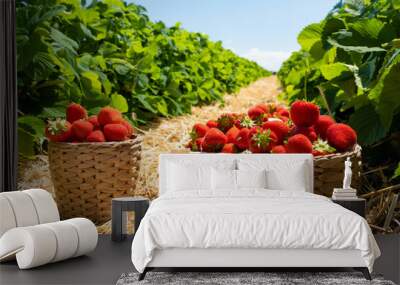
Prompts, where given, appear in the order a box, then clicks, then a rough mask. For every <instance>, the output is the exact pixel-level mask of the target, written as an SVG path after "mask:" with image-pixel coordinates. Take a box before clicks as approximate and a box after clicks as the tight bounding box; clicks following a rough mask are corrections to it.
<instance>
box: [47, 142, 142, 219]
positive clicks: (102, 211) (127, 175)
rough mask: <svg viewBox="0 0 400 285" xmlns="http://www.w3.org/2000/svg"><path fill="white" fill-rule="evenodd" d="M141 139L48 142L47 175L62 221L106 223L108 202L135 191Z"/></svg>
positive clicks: (109, 214) (108, 210)
mask: <svg viewBox="0 0 400 285" xmlns="http://www.w3.org/2000/svg"><path fill="white" fill-rule="evenodd" d="M141 140H142V139H141V137H137V138H135V139H131V140H127V141H122V142H106V143H50V144H49V163H50V172H51V177H52V180H53V183H54V191H55V196H56V201H57V205H58V209H59V210H60V214H61V216H62V218H64V219H67V218H73V217H86V218H89V219H91V220H92V221H93V222H95V223H97V224H98V223H103V222H105V221H107V220H109V219H110V216H111V199H112V198H114V197H120V196H126V195H127V194H131V195H133V191H134V190H135V186H136V179H137V176H138V170H139V163H140V153H141Z"/></svg>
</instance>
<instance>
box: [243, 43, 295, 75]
mask: <svg viewBox="0 0 400 285" xmlns="http://www.w3.org/2000/svg"><path fill="white" fill-rule="evenodd" d="M290 55H291V52H288V51H268V50H260V49H259V48H251V49H250V50H249V51H247V52H245V53H244V54H242V55H241V56H243V57H245V58H247V59H250V60H254V61H255V62H257V63H258V64H259V65H261V66H262V67H264V68H266V69H268V70H271V71H278V70H279V68H280V66H281V64H282V63H283V62H284V61H285V60H286V59H287V58H288V57H289V56H290Z"/></svg>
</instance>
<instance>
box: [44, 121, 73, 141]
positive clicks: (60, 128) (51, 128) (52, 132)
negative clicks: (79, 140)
mask: <svg viewBox="0 0 400 285" xmlns="http://www.w3.org/2000/svg"><path fill="white" fill-rule="evenodd" d="M45 133H46V137H47V138H48V139H49V141H52V142H67V141H69V140H70V139H71V138H72V130H71V123H70V122H68V121H66V120H63V119H60V118H58V119H56V120H54V121H49V122H48V124H47V127H46V130H45Z"/></svg>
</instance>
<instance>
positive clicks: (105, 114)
mask: <svg viewBox="0 0 400 285" xmlns="http://www.w3.org/2000/svg"><path fill="white" fill-rule="evenodd" d="M97 120H98V121H99V123H100V125H102V126H105V125H107V124H114V123H118V122H120V121H121V120H123V119H122V115H121V112H120V111H118V110H117V109H114V108H111V107H104V108H102V109H101V110H100V112H99V114H98V115H97Z"/></svg>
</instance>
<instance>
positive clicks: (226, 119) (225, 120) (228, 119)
mask: <svg viewBox="0 0 400 285" xmlns="http://www.w3.org/2000/svg"><path fill="white" fill-rule="evenodd" d="M236 116H237V115H235V114H230V113H226V114H222V115H221V116H219V118H218V120H217V123H218V129H220V130H221V131H223V132H224V133H226V132H227V131H228V130H229V129H230V128H232V126H233V124H234V123H235V120H236Z"/></svg>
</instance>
